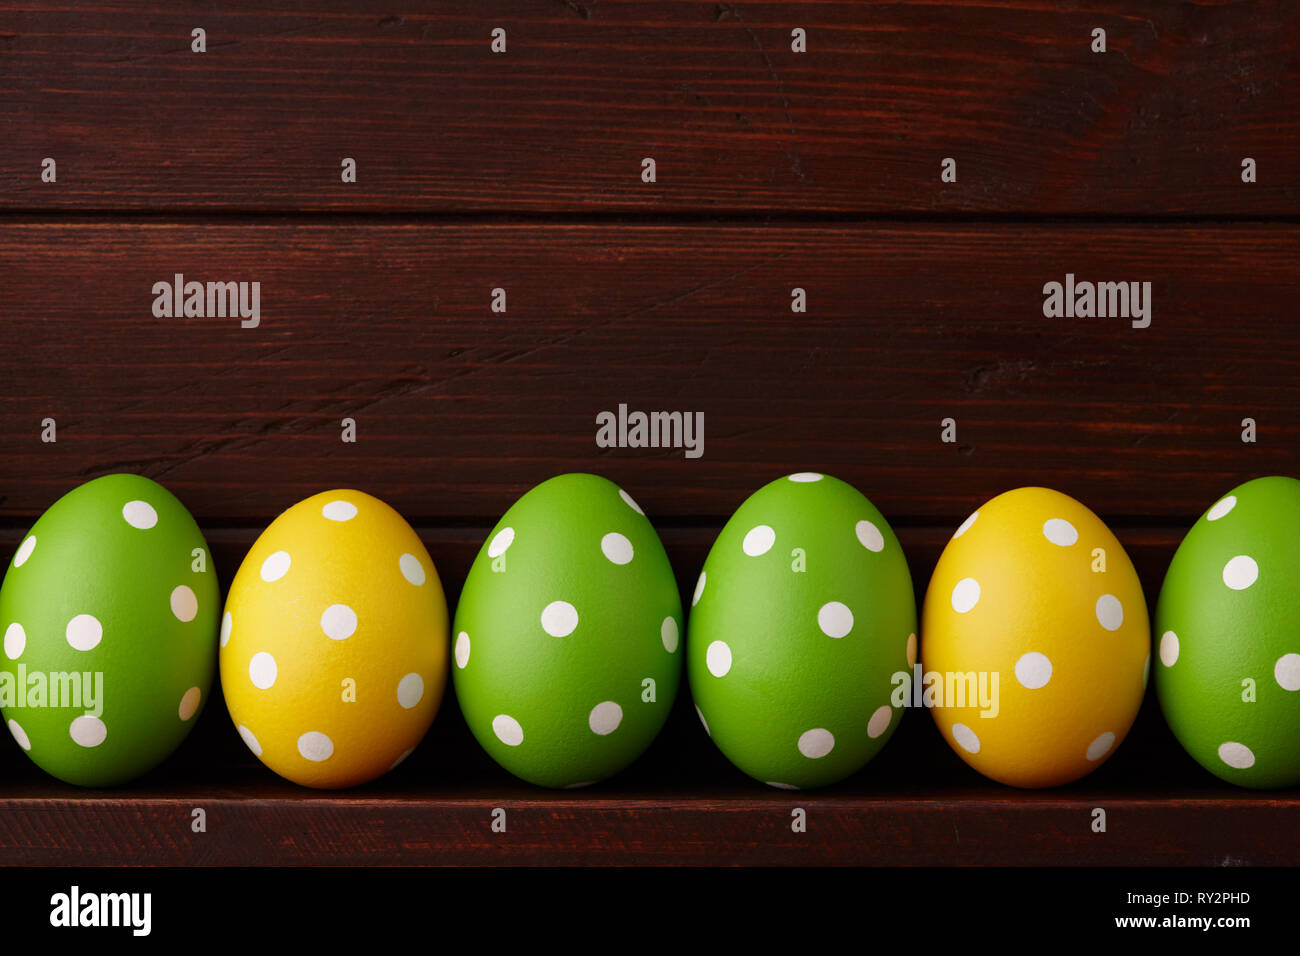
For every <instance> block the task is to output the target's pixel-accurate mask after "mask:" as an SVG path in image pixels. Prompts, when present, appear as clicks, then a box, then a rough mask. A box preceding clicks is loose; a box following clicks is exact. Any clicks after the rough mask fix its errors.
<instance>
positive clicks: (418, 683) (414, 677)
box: [397, 673, 424, 710]
mask: <svg viewBox="0 0 1300 956" xmlns="http://www.w3.org/2000/svg"><path fill="white" fill-rule="evenodd" d="M423 697H424V678H423V677H421V676H420V675H419V674H415V673H411V674H407V675H406V676H405V677H403V678H402V679H401V680H399V681H398V682H397V702H398V703H399V704H401V705H402V707H404V708H405V709H406V710H410V709H411V708H412V707H414V706H415V705H416V704H418V703H419V702H420V701H421V699H422V698H423Z"/></svg>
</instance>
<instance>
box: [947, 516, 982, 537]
mask: <svg viewBox="0 0 1300 956" xmlns="http://www.w3.org/2000/svg"><path fill="white" fill-rule="evenodd" d="M979 516H980V513H979V512H978V511H972V512H971V513H970V514H969V515H968V516H967V518H966V520H965V521H963V522H962V523H961V525H960V526H958V528H957V530H956V531H954V532H953V533H952V536H953V537H954V538H960V537H961V536H962V535H964V534H965V533H966V532H967V531H969V530H970V526H971V525H973V524H974V523H975V519H976V518H978V517H979Z"/></svg>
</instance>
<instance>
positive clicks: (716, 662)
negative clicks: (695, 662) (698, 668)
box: [704, 641, 731, 677]
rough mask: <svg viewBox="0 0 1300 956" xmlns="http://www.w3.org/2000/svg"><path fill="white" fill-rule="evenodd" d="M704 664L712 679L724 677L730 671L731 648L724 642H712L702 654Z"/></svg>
mask: <svg viewBox="0 0 1300 956" xmlns="http://www.w3.org/2000/svg"><path fill="white" fill-rule="evenodd" d="M704 663H705V666H707V667H708V668H709V673H710V674H712V675H713V676H714V677H726V676H727V672H728V671H730V670H731V648H730V647H728V646H727V644H726V642H725V641H714V642H713V643H712V644H710V645H709V647H708V650H706V651H705V652H704Z"/></svg>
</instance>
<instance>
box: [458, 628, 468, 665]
mask: <svg viewBox="0 0 1300 956" xmlns="http://www.w3.org/2000/svg"><path fill="white" fill-rule="evenodd" d="M468 663H469V635H468V634H466V633H465V632H464V631H461V632H460V633H459V634H457V635H456V666H457V667H459V668H460V669H461V670H464V669H465V665H467V664H468Z"/></svg>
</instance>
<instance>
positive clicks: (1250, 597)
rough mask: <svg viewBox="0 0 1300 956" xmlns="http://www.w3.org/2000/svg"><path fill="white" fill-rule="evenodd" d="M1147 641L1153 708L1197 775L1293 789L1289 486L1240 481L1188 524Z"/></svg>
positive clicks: (1297, 725)
mask: <svg viewBox="0 0 1300 956" xmlns="http://www.w3.org/2000/svg"><path fill="white" fill-rule="evenodd" d="M1155 641H1156V653H1155V655H1154V659H1155V665H1154V668H1155V672H1156V673H1155V684H1156V692H1157V694H1158V696H1159V698H1160V706H1161V709H1162V710H1163V711H1164V715H1165V719H1166V721H1168V723H1169V727H1170V729H1172V730H1173V732H1174V736H1175V737H1177V738H1178V741H1179V743H1181V744H1182V745H1183V748H1184V749H1186V751H1187V752H1188V753H1189V754H1191V756H1192V757H1193V758H1194V759H1195V760H1196V761H1197V762H1198V763H1199V764H1200V765H1201V766H1202V767H1204V768H1205V769H1206V770H1208V771H1210V772H1211V773H1212V774H1214V775H1215V776H1218V777H1221V778H1222V779H1224V780H1227V781H1229V782H1231V783H1235V784H1238V785H1240V786H1243V787H1252V788H1258V789H1267V788H1276V787H1289V786H1293V785H1295V784H1297V783H1300V481H1296V480H1295V479H1294V478H1285V477H1279V476H1274V477H1268V478H1256V479H1255V480H1253V481H1248V482H1246V483H1245V484H1243V485H1239V486H1238V487H1236V488H1233V489H1232V490H1231V491H1230V492H1228V494H1226V495H1224V496H1223V497H1222V498H1220V499H1219V500H1218V501H1216V502H1215V503H1214V504H1213V505H1211V506H1210V508H1209V509H1208V510H1207V511H1206V512H1205V514H1203V515H1202V516H1201V517H1200V519H1199V520H1197V522H1196V524H1194V525H1193V526H1192V528H1191V530H1190V531H1188V532H1187V536H1186V537H1185V538H1183V541H1182V544H1180V545H1179V546H1178V551H1177V552H1176V553H1175V554H1174V558H1173V561H1172V562H1171V563H1170V565H1169V570H1168V572H1167V573H1166V574H1165V581H1164V585H1163V587H1162V588H1161V590H1160V600H1159V603H1158V604H1157V606H1156V628H1155Z"/></svg>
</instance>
